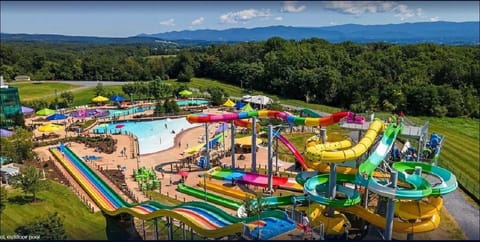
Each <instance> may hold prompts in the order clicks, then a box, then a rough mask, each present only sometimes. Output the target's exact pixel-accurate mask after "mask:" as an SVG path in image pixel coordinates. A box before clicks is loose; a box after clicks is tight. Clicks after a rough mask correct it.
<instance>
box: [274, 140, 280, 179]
mask: <svg viewBox="0 0 480 242" xmlns="http://www.w3.org/2000/svg"><path fill="white" fill-rule="evenodd" d="M275 166H276V167H277V169H276V173H277V175H278V172H279V170H280V168H278V138H277V139H275Z"/></svg>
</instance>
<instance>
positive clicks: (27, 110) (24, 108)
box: [22, 106, 34, 113]
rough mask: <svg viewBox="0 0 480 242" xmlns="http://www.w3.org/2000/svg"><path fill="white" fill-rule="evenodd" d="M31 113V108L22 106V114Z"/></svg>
mask: <svg viewBox="0 0 480 242" xmlns="http://www.w3.org/2000/svg"><path fill="white" fill-rule="evenodd" d="M33 111H34V110H33V108H29V107H25V106H22V113H32V112H33Z"/></svg>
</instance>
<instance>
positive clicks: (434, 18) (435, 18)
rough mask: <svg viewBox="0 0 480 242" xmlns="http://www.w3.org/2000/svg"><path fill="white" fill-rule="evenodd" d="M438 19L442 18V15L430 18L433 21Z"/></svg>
mask: <svg viewBox="0 0 480 242" xmlns="http://www.w3.org/2000/svg"><path fill="white" fill-rule="evenodd" d="M438 20H440V17H438V16H435V17H433V18H430V21H432V22H437V21H438Z"/></svg>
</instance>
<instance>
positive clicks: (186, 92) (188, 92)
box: [178, 90, 193, 97]
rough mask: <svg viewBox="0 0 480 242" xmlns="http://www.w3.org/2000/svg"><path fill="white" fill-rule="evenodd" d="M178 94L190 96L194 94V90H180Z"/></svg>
mask: <svg viewBox="0 0 480 242" xmlns="http://www.w3.org/2000/svg"><path fill="white" fill-rule="evenodd" d="M178 94H180V96H184V97H185V96H190V95H192V94H193V92H191V91H189V90H183V91H181V92H179V93H178Z"/></svg>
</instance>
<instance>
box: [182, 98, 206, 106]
mask: <svg viewBox="0 0 480 242" xmlns="http://www.w3.org/2000/svg"><path fill="white" fill-rule="evenodd" d="M206 104H208V100H205V99H185V100H178V101H177V105H178V106H191V105H206Z"/></svg>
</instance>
